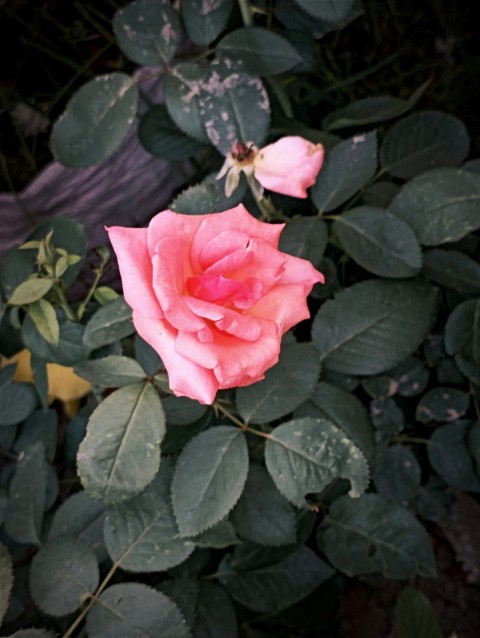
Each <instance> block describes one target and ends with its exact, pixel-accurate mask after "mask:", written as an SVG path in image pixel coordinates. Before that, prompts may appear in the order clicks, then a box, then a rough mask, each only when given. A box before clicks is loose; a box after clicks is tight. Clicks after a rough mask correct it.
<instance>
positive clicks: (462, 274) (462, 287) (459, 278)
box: [423, 248, 480, 295]
mask: <svg viewBox="0 0 480 638" xmlns="http://www.w3.org/2000/svg"><path fill="white" fill-rule="evenodd" d="M423 274H424V275H425V277H427V279H430V280H431V281H433V282H435V283H436V284H440V285H442V286H446V287H447V288H452V289H453V290H457V291H458V292H461V293H465V294H467V295H468V294H474V295H478V294H480V264H478V263H477V262H476V261H474V260H473V259H471V258H470V257H467V255H464V254H463V253H461V252H459V251H458V250H441V249H439V248H436V249H433V250H426V251H425V252H424V254H423Z"/></svg>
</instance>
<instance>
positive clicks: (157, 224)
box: [147, 210, 208, 256]
mask: <svg viewBox="0 0 480 638" xmlns="http://www.w3.org/2000/svg"><path fill="white" fill-rule="evenodd" d="M205 217H208V215H182V214H180V213H174V212H173V211H171V210H164V211H163V212H161V213H158V214H157V215H155V217H153V218H152V219H151V221H150V224H149V225H148V229H147V232H148V240H147V241H148V251H149V253H150V256H153V255H154V254H155V250H156V247H157V242H158V240H159V239H163V238H164V237H177V238H178V239H180V240H181V241H182V243H183V245H184V246H187V247H188V246H190V244H191V242H192V240H193V237H194V236H195V233H196V232H197V229H198V227H199V226H200V224H201V223H202V219H204V218H205Z"/></svg>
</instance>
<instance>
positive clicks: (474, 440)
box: [467, 421, 480, 476]
mask: <svg viewBox="0 0 480 638" xmlns="http://www.w3.org/2000/svg"><path fill="white" fill-rule="evenodd" d="M467 445H468V449H469V451H470V454H471V455H472V457H473V460H474V461H475V468H476V471H477V475H478V476H480V421H475V423H473V424H472V426H471V427H470V429H469V431H468V437H467Z"/></svg>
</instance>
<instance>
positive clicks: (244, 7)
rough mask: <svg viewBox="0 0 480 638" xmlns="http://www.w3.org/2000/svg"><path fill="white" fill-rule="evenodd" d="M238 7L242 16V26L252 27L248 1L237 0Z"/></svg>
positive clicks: (250, 9)
mask: <svg viewBox="0 0 480 638" xmlns="http://www.w3.org/2000/svg"><path fill="white" fill-rule="evenodd" d="M238 6H239V7H240V13H241V14H242V20H243V24H244V25H245V26H246V27H251V26H252V25H253V13H252V7H251V6H250V0H238Z"/></svg>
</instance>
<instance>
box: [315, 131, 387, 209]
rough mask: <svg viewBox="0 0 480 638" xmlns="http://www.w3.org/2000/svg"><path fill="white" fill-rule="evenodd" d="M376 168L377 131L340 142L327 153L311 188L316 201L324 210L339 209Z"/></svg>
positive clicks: (368, 178) (361, 186) (372, 174)
mask: <svg viewBox="0 0 480 638" xmlns="http://www.w3.org/2000/svg"><path fill="white" fill-rule="evenodd" d="M376 168H377V136H376V133H375V132H372V133H364V134H362V135H356V136H355V137H352V138H350V139H348V140H345V141H344V142H340V143H339V144H337V145H336V146H334V147H333V149H332V150H331V151H330V152H327V153H326V155H325V161H324V163H323V166H322V170H321V171H320V173H319V174H318V177H317V181H316V182H315V184H314V185H313V186H312V188H311V189H310V195H311V197H312V200H313V203H314V204H315V206H316V207H317V208H318V210H319V211H322V212H329V211H331V210H334V209H335V208H338V207H339V206H340V205H341V204H343V203H344V202H346V201H347V200H348V199H350V197H351V196H352V195H355V193H356V192H357V191H359V190H360V189H361V188H363V187H364V186H365V185H366V184H367V183H368V182H369V181H370V180H371V179H372V177H373V176H374V174H375V171H376Z"/></svg>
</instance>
